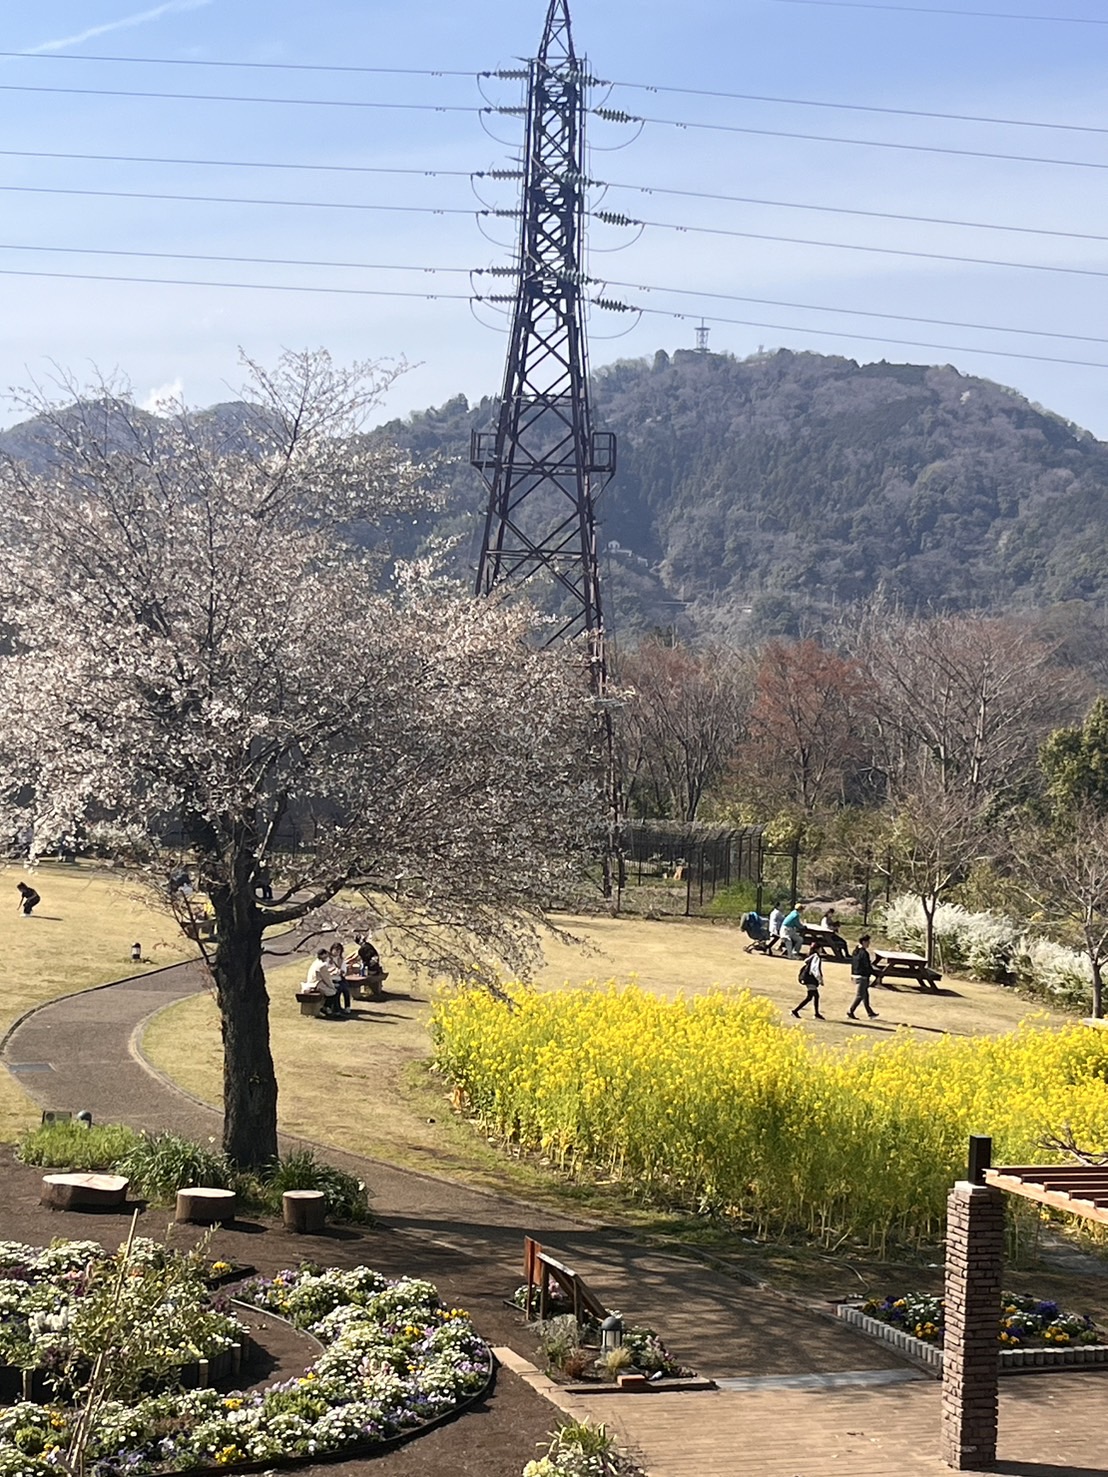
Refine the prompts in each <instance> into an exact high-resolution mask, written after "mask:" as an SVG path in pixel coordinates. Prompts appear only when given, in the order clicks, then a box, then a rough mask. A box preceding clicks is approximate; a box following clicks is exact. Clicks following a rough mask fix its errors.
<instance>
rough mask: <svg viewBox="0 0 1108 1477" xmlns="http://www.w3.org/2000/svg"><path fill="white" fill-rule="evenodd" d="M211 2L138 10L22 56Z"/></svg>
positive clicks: (173, 1)
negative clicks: (136, 12) (135, 13)
mask: <svg viewBox="0 0 1108 1477" xmlns="http://www.w3.org/2000/svg"><path fill="white" fill-rule="evenodd" d="M211 4H213V0H166V3H165V4H164V5H155V6H154V8H153V9H152V10H140V11H139V12H138V14H137V15H125V16H123V18H122V19H121V20H117V21H105V22H104V24H103V25H102V26H89V28H88V30H87V31H77V32H76V33H75V34H74V35H72V36H60V37H58V38H57V40H55V41H43V42H42V44H41V45H40V46H31V47H28V49H27V50H26V51H25V52H24V53H23V55H24V56H38V55H39V53H40V52H44V51H64V50H65V49H66V47H67V46H80V45H81V43H82V42H83V41H92V40H93V39H94V38H95V37H96V36H105V35H107V33H108V32H109V31H125V30H129V29H130V28H131V27H132V26H144V25H145V24H146V23H147V21H156V20H159V19H160V18H161V17H162V16H163V15H175V14H177V13H178V12H180V11H183V10H200V9H201V8H202V7H203V6H205V5H211Z"/></svg>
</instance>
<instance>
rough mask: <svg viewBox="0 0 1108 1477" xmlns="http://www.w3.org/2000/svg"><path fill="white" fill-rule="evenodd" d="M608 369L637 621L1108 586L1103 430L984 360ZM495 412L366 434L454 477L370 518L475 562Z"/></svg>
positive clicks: (765, 623)
mask: <svg viewBox="0 0 1108 1477" xmlns="http://www.w3.org/2000/svg"><path fill="white" fill-rule="evenodd" d="M594 384H595V398H594V416H595V424H596V427H597V429H602V430H611V431H615V432H616V433H617V435H618V437H619V470H618V473H617V475H616V477H615V480H614V481H613V483H612V484H611V486H610V487H609V489H608V490H607V491H606V492H605V494H604V497H603V499H602V500H601V504H600V517H601V541H602V544H603V545H604V546H605V549H606V555H605V571H604V572H605V575H606V585H607V591H608V594H607V596H606V599H607V604H608V610H609V613H610V614H611V615H612V616H613V617H614V625H615V628H616V630H617V631H621V632H623V633H624V634H626V633H628V632H629V631H632V630H634V629H636V628H639V629H641V628H643V627H649V626H657V625H669V624H670V623H671V622H673V621H674V619H675V613H676V612H677V611H679V610H681V609H683V608H685V602H688V609H689V612H690V615H691V618H692V620H693V622H694V623H696V624H699V625H701V626H702V627H703V626H706V627H713V626H714V627H715V628H717V630H719V631H720V633H721V634H722V630H732V631H736V630H738V629H739V628H741V627H743V626H744V625H745V626H746V627H748V628H752V629H753V632H754V633H755V634H767V633H770V632H774V631H782V632H785V631H789V630H790V629H794V628H795V626H796V623H797V620H798V619H799V617H800V614H801V613H802V612H803V611H805V610H806V609H807V610H809V611H812V612H814V613H817V614H818V613H819V612H820V611H823V610H827V609H829V608H831V607H833V606H837V607H841V606H842V605H843V604H849V603H850V602H852V601H854V600H857V599H859V598H864V597H866V596H869V595H872V594H874V593H878V592H882V591H884V592H885V593H886V594H887V595H888V596H889V597H890V598H892V599H894V600H896V601H897V602H898V603H899V604H900V605H901V606H902V607H906V608H909V609H913V608H929V609H943V608H946V609H975V610H993V611H1000V610H1011V609H1026V608H1028V607H1033V606H1037V607H1044V606H1049V605H1054V604H1057V603H1059V602H1063V601H1092V602H1097V603H1100V602H1101V601H1103V600H1104V598H1105V596H1106V595H1108V445H1106V444H1104V443H1101V442H1099V441H1097V440H1096V439H1095V438H1094V437H1093V436H1091V435H1090V434H1089V433H1088V432H1086V431H1082V430H1080V429H1079V428H1078V427H1076V426H1073V425H1071V424H1070V423H1069V422H1067V421H1065V420H1063V419H1061V418H1060V417H1059V416H1056V415H1052V414H1051V413H1049V412H1048V411H1044V410H1042V409H1040V408H1038V407H1036V406H1033V405H1031V404H1030V403H1029V402H1028V401H1027V400H1025V399H1023V398H1022V397H1021V396H1020V395H1017V394H1016V393H1015V392H1014V391H1011V390H1008V389H1005V388H1003V387H1002V386H999V385H996V384H993V383H991V382H989V381H988V380H981V379H974V378H972V377H968V376H965V375H961V374H959V373H958V371H957V370H955V369H951V368H949V367H946V368H927V367H925V366H922V365H914V364H885V363H881V364H865V365H858V364H856V363H854V361H853V360H850V359H839V358H830V357H825V356H823V355H820V354H793V353H790V352H788V351H785V350H781V351H778V352H776V353H772V354H759V355H756V356H754V357H752V358H750V359H745V360H737V359H733V358H730V357H728V356H726V355H720V354H699V353H692V352H679V353H676V354H674V355H673V356H672V358H671V357H670V356H669V355H667V354H665V353H661V352H660V353H658V354H657V355H656V356H655V357H654V359H653V360H652V361H649V360H642V361H634V362H625V363H618V364H614V365H612V366H610V367H609V368H607V369H603V370H601V371H600V372H599V373H598V374H597V375H596V377H595V381H594ZM493 412H494V405H493V402H492V401H491V400H489V399H486V400H483V401H482V402H481V403H480V404H479V405H475V406H471V405H469V404H468V403H467V401H466V399H465V397H464V396H458V397H456V398H455V399H453V400H451V401H449V402H448V403H447V404H446V405H443V406H441V407H439V408H438V409H434V410H428V411H424V412H422V413H420V414H418V415H415V416H412V417H409V418H408V419H406V420H404V421H395V422H392V423H391V424H389V425H387V426H385V427H382V428H381V429H380V430H379V431H377V432H375V433H373V434H374V435H375V436H376V435H380V436H385V437H388V438H389V439H392V440H395V441H396V442H398V443H399V444H400V445H401V446H402V447H403V448H404V449H406V450H409V451H411V452H412V453H414V455H415V456H416V457H417V458H419V459H421V460H424V461H427V462H428V463H429V464H431V465H432V467H433V470H432V471H431V472H430V474H429V475H430V476H431V478H432V481H434V482H436V483H437V484H438V485H439V487H440V490H442V491H443V493H444V498H443V506H442V508H441V509H440V511H439V512H438V513H436V514H435V515H434V516H430V515H429V516H428V517H427V518H426V520H421V521H420V522H419V523H418V524H417V525H415V526H414V527H412V526H410V525H409V526H404V527H400V526H394V527H392V528H389V529H387V530H368V529H367V530H366V537H367V538H371V539H374V540H379V539H381V538H382V537H384V538H385V539H386V540H387V541H388V543H389V544H390V545H391V546H392V547H393V548H394V549H395V550H396V552H397V553H399V554H410V553H413V552H415V550H416V549H417V547H418V546H419V545H420V544H421V543H422V542H423V541H424V540H425V539H426V538H427V537H429V536H431V535H443V534H446V535H450V536H451V537H452V538H453V539H454V540H455V553H454V559H455V563H456V569H457V572H458V573H459V574H460V575H462V576H464V577H465V578H466V579H469V578H472V570H473V564H474V562H475V558H476V549H477V544H478V540H479V537H480V530H481V527H482V523H483V511H484V507H485V500H486V491H485V487H484V483H483V482H482V480H481V479H480V477H479V476H478V475H477V473H475V472H474V471H473V470H472V469H471V468H470V466H469V437H470V432H471V430H472V429H474V428H488V427H489V426H491V424H492V417H493ZM103 413H104V415H105V416H106V417H107V418H108V420H109V421H110V419H111V416H112V415H113V414H114V413H115V412H114V410H113V405H112V402H111V401H110V400H105V401H104V402H103ZM130 414H131V415H132V416H133V417H137V418H140V419H141V420H143V421H145V420H147V419H149V418H148V417H145V416H143V413H142V412H140V411H134V410H133V409H132V411H131V412H130ZM249 414H250V413H249V412H248V411H247V409H246V407H244V406H242V405H239V404H229V405H222V406H217V407H213V408H212V409H211V410H208V411H205V412H202V413H201V414H200V415H199V416H198V417H197V427H198V429H199V430H200V431H201V432H202V434H204V435H205V436H211V435H216V436H218V437H219V438H220V440H221V441H224V442H226V444H227V445H228V446H230V447H232V448H233V447H235V446H236V445H237V443H238V439H239V437H240V436H241V432H242V428H243V424H244V422H246V420H247V419H248V417H249ZM152 424H153V423H152ZM3 452H7V453H8V454H9V455H14V456H16V457H21V456H22V457H26V458H28V459H30V460H41V459H42V457H43V455H44V452H43V440H42V426H41V425H40V424H39V423H36V422H28V423H25V424H24V425H23V426H16V427H13V428H12V429H11V430H9V431H6V432H2V433H0V453H3ZM608 546H614V547H611V548H609V547H608Z"/></svg>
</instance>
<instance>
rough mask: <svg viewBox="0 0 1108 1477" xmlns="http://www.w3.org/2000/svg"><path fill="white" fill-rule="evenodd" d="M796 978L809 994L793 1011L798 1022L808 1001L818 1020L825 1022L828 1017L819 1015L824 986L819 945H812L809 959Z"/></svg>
mask: <svg viewBox="0 0 1108 1477" xmlns="http://www.w3.org/2000/svg"><path fill="white" fill-rule="evenodd" d="M796 978H797V983H798V984H801V985H803V986H804V988H805V990H806V991H807V992H808V993H807V994H806V995H805V996H804V999H803V1000H802V1001H801V1002H800V1004H799V1005H798V1006H797V1007H796V1009H795V1010H793V1012H792V1014H793V1015H794V1016H795V1017H796V1019H797V1020H799V1019H800V1012H801V1011H802V1010H803V1009H804V1007H805V1006H806V1005H807V1004H808V1001H809V1000H810V1001H811V1002H812V1010H813V1012H814V1014H815V1017H816V1020H817V1021H822V1020H825V1019H826V1017H825V1016H822V1015H820V1013H819V992H820V989H821V988H822V986H823V958H822V956H821V954H820V952H819V944H818V943H813V944H812V946H811V948H810V949H809V951H808V957H807V959H805V961H804V963H803V964H802V965H801V966H800V973H799V974H798V975H797V977H796Z"/></svg>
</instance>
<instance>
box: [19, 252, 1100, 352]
mask: <svg viewBox="0 0 1108 1477" xmlns="http://www.w3.org/2000/svg"><path fill="white" fill-rule="evenodd" d="M0 277H34V278H46V279H48V280H50V281H63V282H116V283H121V284H125V285H128V286H131V285H139V286H161V287H216V288H221V289H231V290H233V291H247V292H307V293H312V294H317V295H325V296H339V297H383V298H408V299H411V298H416V299H422V300H423V301H425V302H471V303H472V302H478V303H499V302H501V301H502V299H501V298H500V297H499V296H497V295H495V294H482V293H460V292H458V293H449V292H414V291H412V292H409V291H403V290H399V289H395V290H393V289H382V288H371V287H316V286H308V285H303V284H298V283H278V282H222V281H209V280H202V279H198V278H191V277H137V276H130V275H128V276H113V275H109V274H107V273H101V272H47V271H35V270H32V269H29V268H14V267H0ZM601 306H611V305H610V304H601ZM622 306H623V307H624V309H625V311H633V312H637V313H641V314H644V315H650V316H653V317H662V318H672V319H674V320H676V321H680V322H685V321H687V320H688V319H689V318H690V317H698V318H710V320H711V322H713V323H727V324H733V325H737V326H739V327H746V328H771V329H774V330H775V331H778V332H782V333H797V334H818V335H820V336H821V337H826V338H840V339H843V338H845V339H851V340H854V341H858V342H867V343H879V344H896V345H897V346H898V347H904V348H920V349H940V350H942V351H943V352H944V353H952V354H985V355H988V356H990V357H993V358H997V357H999V358H1004V359H1024V360H1029V361H1033V362H1035V363H1044V364H1068V365H1072V366H1075V367H1078V368H1083V369H1108V362H1102V361H1100V360H1095V359H1069V358H1063V357H1061V356H1056V355H1046V354H1021V353H1019V352H1017V351H1015V350H1007V349H984V348H972V347H967V346H966V345H964V344H935V343H929V342H926V341H923V340H920V339H896V338H886V337H884V336H880V335H876V334H859V333H851V332H849V331H847V330H841V331H837V330H833V329H824V328H806V327H798V326H796V325H793V324H784V323H763V322H760V321H758V320H755V319H746V318H726V317H721V316H719V315H716V314H703V313H693V314H689V313H681V312H677V311H674V310H672V309H666V308H641V307H634V308H631V307H629V306H628V305H626V304H624V305H622Z"/></svg>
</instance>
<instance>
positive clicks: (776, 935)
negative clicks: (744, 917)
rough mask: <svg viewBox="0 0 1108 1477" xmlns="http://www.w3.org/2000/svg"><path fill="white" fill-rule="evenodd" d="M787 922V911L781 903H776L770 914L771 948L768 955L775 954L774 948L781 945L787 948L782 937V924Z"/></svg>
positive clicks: (767, 951)
mask: <svg viewBox="0 0 1108 1477" xmlns="http://www.w3.org/2000/svg"><path fill="white" fill-rule="evenodd" d="M784 921H785V911H784V909H783V908H782V906H781V904H780V903H774V905H773V907H772V908H771V909H770V914H769V948H768V949H767V950H766V953H767V954H772V953H773V946H774V944H776V943H780V945H781V948H782V949H784V948H785V940H784V939H783V938H782V937H781V924H782V923H783V922H784Z"/></svg>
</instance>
